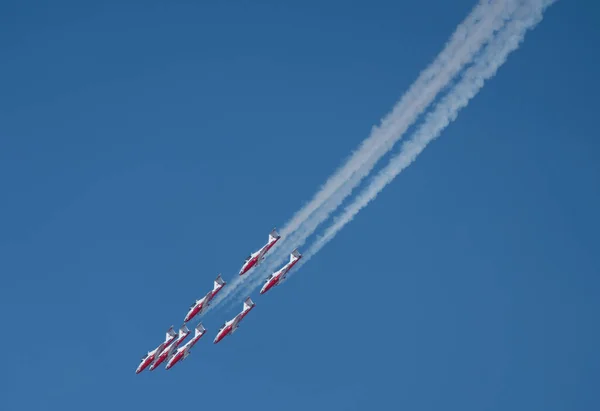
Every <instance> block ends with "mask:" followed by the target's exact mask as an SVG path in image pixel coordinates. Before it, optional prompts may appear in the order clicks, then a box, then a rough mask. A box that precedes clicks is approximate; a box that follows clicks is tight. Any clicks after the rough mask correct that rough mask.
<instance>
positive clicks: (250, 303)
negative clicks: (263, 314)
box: [244, 297, 255, 311]
mask: <svg viewBox="0 0 600 411" xmlns="http://www.w3.org/2000/svg"><path fill="white" fill-rule="evenodd" d="M254 305H255V304H254V301H252V299H251V298H250V297H248V298H246V301H244V311H247V310H249V309H251V308H252V307H254Z"/></svg>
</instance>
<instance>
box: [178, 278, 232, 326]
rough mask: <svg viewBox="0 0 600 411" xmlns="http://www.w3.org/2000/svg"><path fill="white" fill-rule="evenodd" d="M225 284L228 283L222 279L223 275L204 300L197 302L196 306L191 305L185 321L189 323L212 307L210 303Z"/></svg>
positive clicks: (216, 280) (215, 282)
mask: <svg viewBox="0 0 600 411" xmlns="http://www.w3.org/2000/svg"><path fill="white" fill-rule="evenodd" d="M225 284H227V283H226V282H225V281H223V279H222V278H221V274H219V275H218V276H217V278H216V279H215V281H214V285H213V289H212V291H209V292H208V294H206V295H205V296H204V297H202V299H200V300H196V302H195V303H194V304H192V305H190V310H189V311H188V313H187V315H186V316H185V320H184V321H185V322H188V321H190V320H191V319H192V318H194V317H195V316H196V315H198V314H200V313H202V312H204V311H205V310H206V309H207V308H208V306H209V305H210V301H211V300H212V299H213V298H214V297H215V295H217V293H218V292H219V291H221V288H223V287H224V286H225Z"/></svg>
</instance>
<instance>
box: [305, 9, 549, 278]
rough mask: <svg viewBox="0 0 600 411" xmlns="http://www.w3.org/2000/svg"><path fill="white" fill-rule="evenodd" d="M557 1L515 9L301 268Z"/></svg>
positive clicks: (453, 113)
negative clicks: (459, 79)
mask: <svg viewBox="0 0 600 411" xmlns="http://www.w3.org/2000/svg"><path fill="white" fill-rule="evenodd" d="M555 1H556V0H530V1H527V3H526V4H525V5H524V6H523V7H521V8H519V10H517V11H516V13H515V18H514V20H512V21H510V22H509V23H508V25H507V27H506V28H505V29H504V30H503V31H501V32H500V33H499V34H498V35H497V36H496V38H494V40H492V41H491V42H490V44H489V45H488V46H487V47H486V48H485V49H484V51H483V52H482V55H481V57H480V58H478V59H477V62H476V63H475V64H474V65H473V66H472V67H470V68H469V69H468V70H466V72H465V73H464V75H463V77H462V80H461V81H460V82H459V83H458V84H457V85H456V86H455V87H454V88H453V89H452V90H451V91H450V92H449V93H448V95H447V96H446V97H444V98H443V99H442V100H441V101H440V102H439V103H438V104H437V105H436V108H435V110H434V111H433V112H431V113H429V114H428V115H427V116H426V120H425V122H424V124H423V125H422V126H421V127H420V128H419V129H418V131H416V133H415V134H414V136H413V138H412V139H411V140H408V141H406V142H405V143H404V144H403V145H402V148H401V152H400V153H399V154H398V155H396V156H394V157H393V158H392V159H391V160H390V162H389V164H388V165H387V166H386V167H385V168H384V169H382V170H381V171H380V172H379V173H378V174H377V175H376V176H375V177H374V178H373V179H372V180H371V183H370V184H369V185H368V186H367V187H366V188H365V190H364V191H363V192H362V193H361V194H359V195H358V196H357V197H356V198H355V200H354V202H353V203H351V204H350V205H349V206H348V207H346V209H345V210H344V212H343V214H342V215H340V216H339V217H337V218H335V219H334V223H333V225H331V226H330V227H329V228H328V229H327V230H326V231H325V233H324V234H323V235H322V236H320V237H319V238H318V239H317V240H316V241H315V243H314V244H313V245H312V246H311V248H310V249H309V250H308V251H307V252H306V253H305V255H304V258H303V259H302V260H301V261H299V262H298V264H297V267H298V268H299V267H300V266H301V265H302V264H304V263H306V262H307V261H308V260H309V259H310V258H311V257H312V256H314V255H315V254H316V253H317V252H318V251H319V250H320V249H321V248H323V246H324V245H325V244H327V243H328V242H329V241H331V239H333V238H334V237H335V235H336V234H337V233H338V232H339V231H340V230H341V229H342V228H343V227H344V226H345V225H346V224H348V223H349V222H350V221H352V219H353V218H354V217H355V216H356V215H357V214H358V213H359V212H360V210H362V209H363V208H364V207H366V206H367V205H368V204H369V203H370V202H371V201H373V200H374V199H375V197H377V194H379V192H381V190H383V188H384V187H385V186H386V185H388V184H389V183H390V182H391V181H392V180H393V179H394V178H395V177H396V176H397V175H398V174H400V172H402V170H404V169H405V168H407V167H408V166H409V165H410V164H411V163H412V162H413V161H415V159H416V158H417V156H418V155H419V154H420V153H421V152H422V151H423V150H424V149H425V147H427V145H428V144H429V143H430V142H431V141H433V140H434V139H435V138H437V137H438V136H439V135H440V133H441V132H442V131H443V130H444V129H445V128H446V127H447V126H448V125H449V124H450V123H451V122H452V121H454V120H455V119H456V117H457V116H458V112H459V111H460V110H461V109H462V108H464V107H466V106H467V104H468V103H469V101H470V100H471V99H472V98H473V97H474V96H475V95H476V94H477V93H478V92H479V90H481V89H482V88H483V86H484V84H485V81H486V80H488V79H490V78H492V77H493V76H494V75H495V74H496V72H497V71H498V69H499V68H500V66H502V64H504V63H505V62H506V60H507V58H508V55H509V54H510V53H511V52H513V51H514V50H516V49H517V48H518V47H519V45H520V44H521V42H522V41H523V40H524V38H525V34H526V32H527V31H528V30H531V29H533V28H535V26H536V25H537V24H538V23H539V22H540V21H541V20H542V17H543V12H544V10H545V9H546V8H547V7H549V6H550V5H552V3H554V2H555Z"/></svg>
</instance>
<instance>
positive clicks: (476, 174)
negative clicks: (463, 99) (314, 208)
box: [0, 0, 600, 411]
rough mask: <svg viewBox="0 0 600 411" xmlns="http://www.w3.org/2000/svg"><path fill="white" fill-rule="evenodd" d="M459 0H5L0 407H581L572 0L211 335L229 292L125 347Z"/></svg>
mask: <svg viewBox="0 0 600 411" xmlns="http://www.w3.org/2000/svg"><path fill="white" fill-rule="evenodd" d="M474 4H475V0H456V1H447V0H435V1H434V0H430V1H416V0H411V1H404V2H398V1H374V0H369V1H355V2H347V1H309V0H305V1H302V2H281V1H266V2H254V1H233V2H191V1H189V2H181V1H174V2H149V1H144V2H141V1H139V2H130V1H119V2H94V3H92V2H85V4H84V3H83V2H76V1H72V2H67V1H58V2H56V1H55V2H37V3H36V2H30V3H23V2H15V1H6V2H3V3H2V5H1V6H0V47H1V48H0V50H1V51H2V63H1V65H0V72H1V74H2V76H1V77H0V78H1V79H0V117H1V118H0V120H1V121H0V189H1V197H0V198H1V201H0V211H1V214H0V215H1V217H0V275H1V280H2V282H1V286H0V308H1V309H0V319H1V320H2V328H3V330H4V331H3V332H2V338H1V339H0V341H1V342H0V348H1V349H2V352H3V353H4V359H3V366H2V367H1V371H0V392H1V393H2V395H1V397H0V401H1V403H0V408H1V409H3V410H7V411H8V410H51V409H60V410H81V409H85V410H90V411H92V410H103V411H104V410H106V409H126V408H128V409H144V410H165V409H168V408H171V407H173V406H176V407H177V408H183V409H188V408H189V409H198V408H199V409H219V408H221V409H242V407H243V408H244V409H258V410H286V411H294V410H305V409H315V410H332V409H333V410H366V409H390V410H399V409H403V410H411V411H416V410H435V411H440V410H460V411H470V410H473V411H480V410H483V409H485V410H527V411H529V410H542V409H543V410H546V411H550V410H597V409H600V400H599V395H598V386H599V379H598V375H599V373H598V372H599V369H600V360H599V356H598V354H597V350H598V346H599V344H600V338H599V331H598V313H599V311H600V304H599V303H598V293H599V291H600V280H599V278H598V276H599V274H600V255H599V254H600V253H599V250H600V241H599V240H598V231H599V229H600V219H599V217H598V211H599V210H600V183H599V178H600V165H599V162H598V157H599V155H600V142H599V140H598V127H597V119H598V111H599V108H600V107H599V105H598V95H599V94H600V82H599V81H598V76H597V74H598V73H600V55H599V54H598V51H597V50H598V44H599V40H600V26H599V25H598V21H599V19H600V5H599V4H598V2H596V1H591V0H588V1H583V0H582V1H575V0H573V1H566V0H562V1H559V2H558V3H556V4H555V5H554V6H552V7H551V8H550V9H549V10H548V11H547V13H546V14H545V18H544V20H543V22H542V23H541V24H540V25H539V26H538V27H537V28H536V29H535V30H534V31H532V32H530V33H529V34H528V35H527V37H526V40H525V42H524V44H523V45H522V46H521V48H520V49H519V50H518V51H516V52H515V53H513V54H511V56H510V57H509V60H508V62H507V63H506V64H505V65H504V66H503V67H502V68H501V69H500V71H499V73H498V75H497V77H495V78H494V79H493V80H491V81H490V82H489V83H488V84H487V85H486V86H485V87H484V89H483V90H482V92H481V93H480V94H479V95H478V96H477V97H476V98H475V99H474V100H473V101H472V102H471V104H470V105H469V106H468V107H467V108H466V109H465V110H463V111H462V112H461V114H460V116H459V118H458V119H457V121H456V122H455V123H453V124H452V125H450V126H449V127H448V129H447V130H446V131H445V132H444V133H443V135H442V136H441V137H440V138H439V139H438V140H436V141H435V142H434V143H433V144H431V145H430V146H429V147H428V148H427V149H426V150H425V152H424V153H423V154H422V155H421V156H420V157H419V159H418V160H417V162H415V163H414V164H413V165H412V166H411V167H409V168H408V169H407V170H406V171H405V172H403V173H402V174H401V175H400V176H399V177H398V178H397V179H396V180H395V181H394V182H393V183H392V184H391V185H390V186H388V187H387V188H386V189H385V190H384V191H383V192H382V193H381V195H380V196H379V197H378V198H377V200H376V201H375V202H373V203H372V204H371V205H369V206H368V207H367V208H366V209H365V210H363V211H362V212H361V213H360V214H359V215H358V216H357V218H356V219H355V220H354V221H353V222H352V223H351V224H349V225H348V226H347V227H346V228H345V229H344V230H343V231H342V232H340V234H339V235H338V236H337V237H336V238H335V239H334V240H333V241H332V242H331V243H329V244H328V245H327V246H326V248H324V249H323V251H322V252H321V253H319V254H318V255H317V256H315V257H314V258H313V259H312V260H311V261H310V262H309V263H308V264H306V265H304V266H303V267H302V269H301V270H299V271H298V272H297V273H295V274H294V275H293V276H292V277H291V278H290V280H289V281H287V282H286V283H285V284H284V285H282V286H281V287H277V288H275V289H273V290H272V291H270V292H269V293H267V294H265V295H263V296H259V295H258V293H255V294H253V295H252V297H253V298H254V301H255V302H256V308H255V309H254V310H253V311H252V313H250V314H249V315H248V316H247V317H246V318H245V320H244V321H243V323H242V324H241V326H240V329H239V330H238V331H237V332H236V333H235V334H234V335H232V336H229V337H227V338H226V339H224V340H223V341H222V342H221V343H219V344H217V345H213V344H212V340H213V338H214V336H215V334H216V332H217V330H218V327H219V326H220V325H221V324H222V323H223V322H224V321H225V320H227V319H230V318H232V317H233V315H235V314H236V313H237V312H239V310H240V309H241V305H240V306H239V307H233V308H232V309H231V310H229V311H227V310H214V311H213V312H211V313H210V314H209V315H207V316H206V317H205V318H204V319H203V323H204V325H205V327H206V328H207V330H208V332H207V335H206V336H205V337H204V338H203V339H202V340H200V341H199V342H198V344H197V345H196V347H195V348H194V350H193V352H192V354H191V355H190V357H188V359H187V360H186V361H184V362H182V363H180V364H177V365H176V366H175V367H174V368H173V369H171V370H169V371H165V370H164V368H163V367H161V368H160V369H158V370H156V371H153V372H149V371H148V370H146V371H144V372H143V373H142V374H139V375H136V374H135V368H136V367H137V365H138V363H139V359H140V357H141V356H142V355H143V354H144V353H145V352H147V351H148V350H151V349H153V348H154V347H156V346H157V345H158V343H160V342H161V341H162V339H163V338H164V333H165V331H166V329H167V328H168V327H169V326H170V325H174V326H175V327H179V326H180V325H181V324H182V321H183V317H184V316H185V314H186V312H187V309H188V306H189V305H190V304H191V303H192V302H193V301H194V300H195V299H196V298H199V297H201V296H202V295H204V294H205V293H206V292H207V291H208V290H209V289H210V288H211V287H212V281H213V279H214V277H215V276H216V275H217V274H218V273H219V272H221V273H223V277H224V278H225V279H226V280H227V281H231V279H232V278H233V277H234V276H235V275H236V273H237V272H238V270H239V268H240V266H241V264H242V263H243V260H244V258H245V257H246V256H247V255H248V254H249V253H250V252H252V251H255V250H256V249H258V248H259V247H260V246H262V245H263V244H264V243H265V241H266V239H267V234H268V232H269V230H270V229H271V228H272V227H273V226H278V227H281V226H282V225H283V224H284V223H285V222H286V221H287V220H288V219H289V218H290V217H291V216H292V215H293V213H294V212H295V211H297V210H298V209H299V208H300V207H301V206H302V205H303V204H304V203H305V202H306V201H308V200H309V199H310V198H311V197H312V195H313V194H314V192H315V191H316V190H317V189H318V187H319V186H320V185H321V184H322V183H324V181H325V180H326V178H327V177H328V176H329V175H330V174H331V173H332V172H333V171H334V170H335V169H336V168H337V167H338V166H339V165H340V164H341V162H342V160H343V159H344V158H346V157H347V156H348V155H349V153H350V152H351V151H352V150H353V149H355V148H356V147H357V146H358V144H359V143H360V142H361V141H362V140H363V139H364V138H366V137H367V136H368V134H369V131H370V129H371V127H372V126H373V125H374V124H376V123H377V122H378V121H379V119H380V118H381V117H383V116H384V115H385V114H386V113H387V112H388V111H389V110H390V109H391V107H392V106H393V105H394V103H395V102H396V101H397V100H398V99H399V97H400V96H401V95H402V93H403V92H404V91H405V90H406V89H407V88H408V86H409V85H410V84H411V83H412V82H413V81H414V79H415V78H416V77H417V75H418V73H419V71H420V70H422V69H423V68H425V67H426V66H427V65H428V64H429V63H430V62H431V60H432V59H433V58H434V57H435V55H436V54H437V53H438V52H439V51H440V50H441V49H442V47H443V45H444V43H445V42H446V40H447V39H448V38H449V36H450V34H451V33H452V31H453V30H454V28H455V27H456V25H457V24H458V23H459V22H461V21H462V19H463V18H464V17H465V16H466V15H467V13H468V12H469V11H470V10H471V8H472V7H473V5H474ZM192 325H195V322H194V323H193V324H192ZM190 328H191V327H190Z"/></svg>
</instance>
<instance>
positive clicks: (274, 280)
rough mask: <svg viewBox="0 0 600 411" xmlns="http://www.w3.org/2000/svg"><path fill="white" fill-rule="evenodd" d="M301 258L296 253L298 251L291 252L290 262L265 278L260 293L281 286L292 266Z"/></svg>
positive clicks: (300, 255)
mask: <svg viewBox="0 0 600 411" xmlns="http://www.w3.org/2000/svg"><path fill="white" fill-rule="evenodd" d="M301 258H302V254H300V253H299V252H298V249H295V250H294V251H292V253H291V254H290V261H289V262H288V263H287V264H286V265H284V266H283V267H281V268H280V269H279V270H278V271H275V272H274V273H273V274H271V275H270V276H269V278H267V280H266V281H265V285H263V287H262V288H261V290H260V293H261V294H264V293H266V292H267V291H269V290H270V289H271V287H274V286H276V285H279V284H281V283H282V282H283V281H284V280H285V276H286V275H287V273H288V271H290V270H291V269H292V267H293V266H294V264H296V263H297V262H298V261H299V260H300V259H301Z"/></svg>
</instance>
